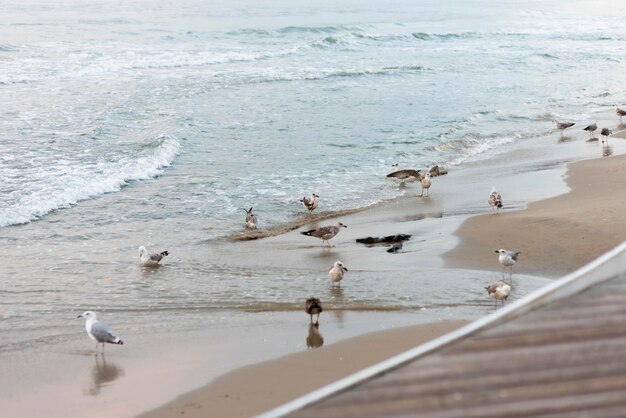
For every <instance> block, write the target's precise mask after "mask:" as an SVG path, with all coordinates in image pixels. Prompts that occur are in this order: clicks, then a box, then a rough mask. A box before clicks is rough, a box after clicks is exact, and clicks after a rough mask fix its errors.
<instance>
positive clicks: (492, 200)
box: [487, 187, 502, 213]
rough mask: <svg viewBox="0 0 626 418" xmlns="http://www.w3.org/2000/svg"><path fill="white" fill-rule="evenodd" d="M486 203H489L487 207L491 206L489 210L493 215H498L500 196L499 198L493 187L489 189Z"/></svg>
mask: <svg viewBox="0 0 626 418" xmlns="http://www.w3.org/2000/svg"><path fill="white" fill-rule="evenodd" d="M487 203H489V206H491V210H492V212H494V213H498V209H500V208H501V207H502V196H500V193H498V192H497V191H496V188H495V187H492V188H491V193H489V200H488V201H487Z"/></svg>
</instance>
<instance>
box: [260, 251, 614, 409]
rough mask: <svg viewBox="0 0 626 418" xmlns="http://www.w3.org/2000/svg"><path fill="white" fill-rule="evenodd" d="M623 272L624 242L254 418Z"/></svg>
mask: <svg viewBox="0 0 626 418" xmlns="http://www.w3.org/2000/svg"><path fill="white" fill-rule="evenodd" d="M624 271H626V241H624V242H622V243H621V244H620V245H618V246H617V247H615V248H614V249H612V250H611V251H609V252H607V253H604V254H603V255H601V256H600V257H598V258H597V259H595V260H593V261H592V262H590V263H589V264H587V265H585V266H583V267H581V268H579V269H578V270H576V271H574V272H572V273H570V274H568V275H566V276H564V277H563V278H561V279H558V280H556V281H554V282H553V283H550V284H548V285H546V286H544V287H542V288H540V289H538V290H536V291H535V292H533V293H531V294H529V295H528V296H526V297H524V298H522V299H519V300H517V301H516V302H514V303H512V304H510V305H509V306H506V307H504V308H501V309H499V310H498V311H496V312H494V313H493V314H490V315H487V316H485V317H483V318H480V319H477V320H476V321H474V322H471V323H469V324H467V325H466V326H464V327H462V328H460V329H458V330H455V331H452V332H450V333H448V334H445V335H442V336H441V337H438V338H435V339H434V340H431V341H429V342H427V343H424V344H421V345H419V346H417V347H415V348H412V349H410V350H408V351H405V352H404V353H402V354H399V355H397V356H395V357H392V358H390V359H388V360H385V361H383V362H381V363H378V364H375V365H373V366H371V367H368V368H366V369H363V370H361V371H359V372H357V373H354V374H352V375H350V376H347V377H345V378H343V379H341V380H338V381H336V382H334V383H331V384H329V385H327V386H324V387H322V388H320V389H318V390H315V391H313V392H310V393H308V394H306V395H303V396H301V397H299V398H296V399H294V400H292V401H290V402H288V403H286V404H284V405H281V406H279V407H277V408H275V409H272V410H270V411H268V412H265V413H263V414H261V415H257V416H256V418H276V417H282V416H284V415H286V414H289V413H292V412H294V411H297V410H299V409H302V408H304V407H306V406H309V405H311V404H313V403H315V402H318V401H321V400H322V399H324V398H327V397H329V396H331V395H334V394H337V393H338V392H340V391H343V390H346V389H348V388H350V387H352V386H355V385H357V384H359V383H362V382H364V381H365V380H368V379H370V378H372V377H374V376H376V375H378V374H380V373H382V372H385V371H388V370H390V369H393V368H396V367H398V366H401V365H403V364H404V363H407V362H409V361H413V360H415V359H417V358H419V357H421V356H424V355H426V354H429V353H432V352H434V351H436V350H439V349H441V348H443V347H445V346H447V345H449V344H452V343H454V342H456V341H459V340H461V339H463V338H467V337H468V336H470V335H472V334H474V333H476V332H478V331H482V330H485V329H487V328H489V327H492V326H494V325H497V324H500V323H502V322H506V321H509V320H511V319H513V318H516V317H518V316H520V315H522V314H524V313H526V312H528V311H530V310H533V309H536V308H538V307H540V306H543V305H545V304H547V303H549V302H552V301H554V300H557V299H561V298H564V297H567V296H571V295H573V294H575V293H578V292H580V291H582V290H584V289H586V288H588V287H589V286H591V285H593V284H597V283H600V282H602V281H604V280H607V279H610V278H613V277H615V275H617V274H619V273H622V272H624Z"/></svg>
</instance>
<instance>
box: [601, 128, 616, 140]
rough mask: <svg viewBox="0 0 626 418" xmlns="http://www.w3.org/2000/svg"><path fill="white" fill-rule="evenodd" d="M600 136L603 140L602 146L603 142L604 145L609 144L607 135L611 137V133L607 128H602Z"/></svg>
mask: <svg viewBox="0 0 626 418" xmlns="http://www.w3.org/2000/svg"><path fill="white" fill-rule="evenodd" d="M600 135H602V136H603V137H604V139H603V140H602V143H603V144H604V142H605V141H606V143H607V144H608V143H609V135H613V131H612V130H610V129H609V128H602V131H600Z"/></svg>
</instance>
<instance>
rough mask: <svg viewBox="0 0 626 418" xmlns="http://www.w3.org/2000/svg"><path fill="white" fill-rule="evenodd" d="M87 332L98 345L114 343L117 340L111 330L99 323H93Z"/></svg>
mask: <svg viewBox="0 0 626 418" xmlns="http://www.w3.org/2000/svg"><path fill="white" fill-rule="evenodd" d="M89 332H90V333H91V335H93V337H94V338H95V339H96V341H98V342H99V343H116V342H117V341H118V340H119V338H117V337H116V336H115V335H114V334H113V332H112V331H111V329H110V328H109V327H108V326H107V325H106V324H105V323H103V322H100V321H96V322H94V323H93V325H91V329H90V330H89Z"/></svg>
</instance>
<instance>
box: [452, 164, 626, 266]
mask: <svg viewBox="0 0 626 418" xmlns="http://www.w3.org/2000/svg"><path fill="white" fill-rule="evenodd" d="M624 178H626V156H623V155H622V156H615V157H609V158H602V159H595V160H586V161H579V162H575V163H572V164H570V165H569V169H568V172H567V177H566V181H567V184H568V185H569V186H570V187H571V189H572V190H571V192H570V193H567V194H565V195H561V196H557V197H554V198H551V199H546V200H542V201H539V202H535V203H531V204H530V205H529V207H528V209H527V210H524V211H518V212H502V213H500V214H497V215H491V214H487V215H480V216H475V217H473V218H470V219H469V220H467V221H466V222H465V223H464V224H463V225H462V226H461V228H460V229H459V230H458V231H457V234H458V236H459V237H460V238H461V244H460V245H459V246H458V247H456V248H455V249H454V250H452V251H450V252H449V253H448V254H447V257H446V259H447V261H448V263H449V265H450V266H454V267H465V268H467V267H472V268H476V269H487V268H490V267H493V260H494V257H495V256H496V255H495V254H494V251H495V250H496V249H498V248H505V249H510V250H515V251H520V252H521V253H522V254H521V255H520V256H519V261H518V263H517V264H516V265H515V266H514V271H515V272H516V273H523V274H537V273H541V272H545V273H547V274H550V275H552V276H560V275H563V274H565V273H569V272H571V271H574V270H576V269H577V268H579V267H581V266H582V265H584V264H586V263H588V262H589V261H591V260H593V259H594V258H596V257H598V256H599V255H600V254H602V253H604V252H606V251H608V250H610V249H611V248H613V247H615V246H616V245H617V244H619V243H621V242H622V241H623V240H624V239H626V186H625V183H624ZM501 193H502V196H503V199H506V190H502V191H501ZM489 250H491V251H489Z"/></svg>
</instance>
